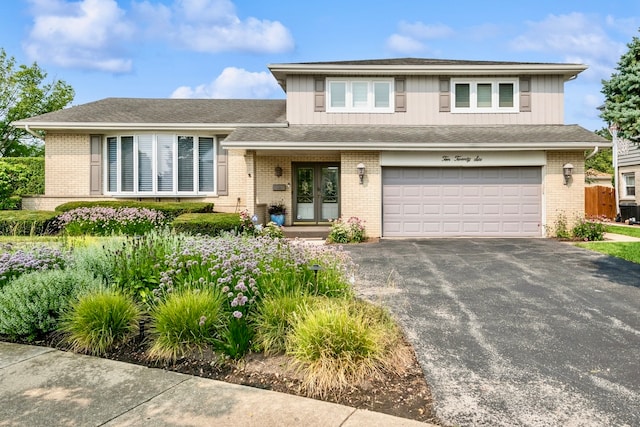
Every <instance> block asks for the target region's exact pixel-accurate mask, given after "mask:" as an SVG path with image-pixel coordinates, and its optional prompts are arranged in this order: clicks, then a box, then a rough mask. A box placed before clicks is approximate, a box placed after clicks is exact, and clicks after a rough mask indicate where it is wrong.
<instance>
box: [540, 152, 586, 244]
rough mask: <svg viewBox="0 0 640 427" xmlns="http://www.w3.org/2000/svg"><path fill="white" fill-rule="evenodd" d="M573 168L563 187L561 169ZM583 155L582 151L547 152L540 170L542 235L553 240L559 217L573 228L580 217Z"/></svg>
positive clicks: (582, 215)
mask: <svg viewBox="0 0 640 427" xmlns="http://www.w3.org/2000/svg"><path fill="white" fill-rule="evenodd" d="M566 163H571V164H572V165H573V176H572V178H571V179H570V180H569V183H568V185H565V183H564V174H563V169H562V166H564V165H565V164H566ZM584 187H585V182H584V153H583V152H582V151H550V152H547V164H546V166H545V168H543V192H544V201H545V212H546V220H545V232H546V235H547V236H553V235H554V233H555V230H556V226H557V221H558V219H560V217H561V216H564V219H566V221H567V225H568V227H569V228H571V227H573V225H574V224H575V223H576V221H577V220H578V219H579V218H583V217H584Z"/></svg>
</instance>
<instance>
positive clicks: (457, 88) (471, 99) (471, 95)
mask: <svg viewBox="0 0 640 427" xmlns="http://www.w3.org/2000/svg"><path fill="white" fill-rule="evenodd" d="M451 83H452V84H451V90H452V91H453V93H452V99H453V100H454V103H453V106H452V108H451V112H454V113H495V112H500V113H515V112H518V105H517V104H518V102H517V101H518V100H517V97H516V95H517V92H518V81H517V79H452V81H451Z"/></svg>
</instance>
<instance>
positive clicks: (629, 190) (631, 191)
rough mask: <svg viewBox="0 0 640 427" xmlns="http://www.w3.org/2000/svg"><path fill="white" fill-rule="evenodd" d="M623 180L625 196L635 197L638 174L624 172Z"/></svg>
mask: <svg viewBox="0 0 640 427" xmlns="http://www.w3.org/2000/svg"><path fill="white" fill-rule="evenodd" d="M622 182H623V185H624V193H623V194H624V196H625V197H633V196H635V195H636V174H635V173H623V174H622Z"/></svg>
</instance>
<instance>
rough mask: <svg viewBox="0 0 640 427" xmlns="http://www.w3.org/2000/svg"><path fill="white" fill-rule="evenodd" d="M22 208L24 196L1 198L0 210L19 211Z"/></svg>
mask: <svg viewBox="0 0 640 427" xmlns="http://www.w3.org/2000/svg"><path fill="white" fill-rule="evenodd" d="M20 209H22V197H20V196H9V197H7V198H5V199H3V198H0V210H3V211H12V210H13V211H17V210H20Z"/></svg>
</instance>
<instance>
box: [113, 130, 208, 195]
mask: <svg viewBox="0 0 640 427" xmlns="http://www.w3.org/2000/svg"><path fill="white" fill-rule="evenodd" d="M215 148H216V140H215V138H214V137H211V136H194V135H171V134H140V135H122V136H108V137H107V138H106V147H105V156H106V157H107V161H106V162H105V173H106V175H107V179H106V180H105V183H106V187H107V188H106V190H107V192H109V193H112V194H140V195H144V194H149V195H151V194H156V195H166V194H182V195H185V194H194V195H195V194H201V193H214V192H215V156H214V153H215Z"/></svg>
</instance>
